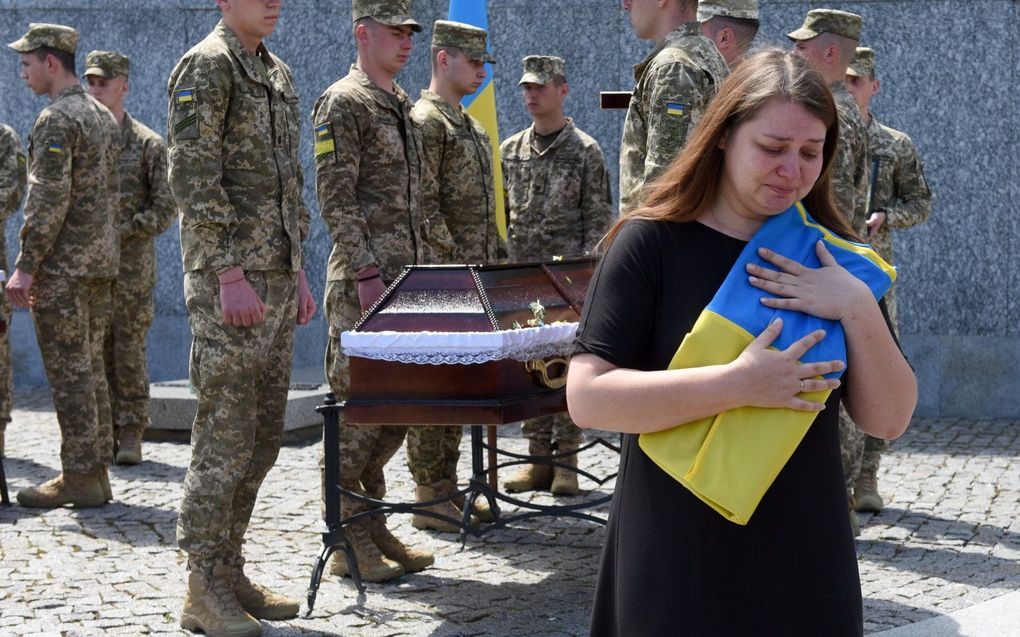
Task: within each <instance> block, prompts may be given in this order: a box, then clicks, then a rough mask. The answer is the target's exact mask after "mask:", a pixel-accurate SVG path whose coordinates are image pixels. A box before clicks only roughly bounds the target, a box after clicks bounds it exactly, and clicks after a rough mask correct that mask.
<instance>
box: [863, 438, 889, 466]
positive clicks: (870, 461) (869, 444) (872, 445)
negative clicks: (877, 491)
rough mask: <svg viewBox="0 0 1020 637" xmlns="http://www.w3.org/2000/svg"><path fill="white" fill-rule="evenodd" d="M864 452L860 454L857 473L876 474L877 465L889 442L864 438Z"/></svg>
mask: <svg viewBox="0 0 1020 637" xmlns="http://www.w3.org/2000/svg"><path fill="white" fill-rule="evenodd" d="M864 438H865V440H864V451H863V452H862V453H861V468H860V471H859V472H858V473H865V472H867V473H870V474H871V475H873V476H874V475H877V474H878V465H879V463H880V462H881V461H882V454H883V453H885V452H886V451H888V449H889V441H888V440H883V439H882V438H875V437H874V436H868V435H865V436H864Z"/></svg>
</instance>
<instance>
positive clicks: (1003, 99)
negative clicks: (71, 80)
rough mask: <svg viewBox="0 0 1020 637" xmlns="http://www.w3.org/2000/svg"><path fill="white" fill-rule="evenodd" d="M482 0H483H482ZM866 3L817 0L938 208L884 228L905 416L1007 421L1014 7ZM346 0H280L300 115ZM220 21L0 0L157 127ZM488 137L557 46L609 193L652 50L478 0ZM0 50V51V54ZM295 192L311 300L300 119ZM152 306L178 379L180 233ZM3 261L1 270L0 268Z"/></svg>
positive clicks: (585, 4)
mask: <svg viewBox="0 0 1020 637" xmlns="http://www.w3.org/2000/svg"><path fill="white" fill-rule="evenodd" d="M479 1H482V0H479ZM447 4H448V3H447V0H415V2H414V9H413V12H414V15H415V17H416V18H417V19H418V20H419V21H420V22H422V24H424V25H426V31H425V33H423V34H422V35H420V36H418V37H417V38H416V42H417V48H416V50H415V54H414V56H413V57H412V61H411V62H410V63H409V65H408V67H407V68H406V69H405V70H404V72H403V73H402V74H401V75H400V77H399V78H398V81H399V82H400V83H401V84H402V86H403V87H404V88H405V89H406V90H407V91H408V93H410V94H411V95H412V96H417V94H418V92H419V91H420V90H421V89H422V88H424V87H426V86H427V84H428V79H429V63H428V55H427V53H426V50H427V43H428V38H429V37H430V33H431V24H432V21H433V20H435V19H437V18H442V17H445V13H446V8H447ZM965 4H966V5H967V6H966V9H967V10H966V11H961V4H960V3H959V2H955V1H950V0H888V1H887V0H864V1H858V2H832V3H827V4H825V5H822V6H829V7H833V8H840V9H846V10H849V11H854V12H856V13H859V14H860V15H862V16H863V17H864V20H865V26H864V32H863V36H862V43H864V44H866V45H869V46H872V47H874V48H875V49H876V50H877V51H878V54H879V65H880V66H879V73H880V77H881V79H882V81H883V86H882V91H881V93H880V94H879V95H878V96H877V97H876V98H875V100H874V102H873V110H874V112H875V113H876V115H877V116H878V117H879V118H880V119H881V120H882V121H883V122H885V123H887V124H888V125H890V126H893V127H895V128H898V129H901V130H903V131H906V132H908V133H909V134H910V135H911V136H912V137H913V138H914V141H915V142H916V143H917V146H918V148H919V149H920V152H921V155H922V157H923V158H924V160H925V163H926V167H927V171H926V172H927V176H928V180H929V182H930V184H931V187H932V189H933V191H934V192H935V201H934V204H933V213H932V217H931V219H930V220H929V221H928V222H927V223H926V224H924V225H923V226H920V227H918V228H915V229H911V230H907V231H903V232H900V233H898V234H897V236H896V252H897V255H898V265H899V266H900V281H899V286H898V294H899V303H900V315H901V319H900V320H901V326H900V328H901V336H902V341H903V346H904V349H905V350H906V352H907V353H908V354H909V356H910V357H911V361H912V363H913V364H914V366H915V368H916V369H917V372H918V378H919V380H920V382H921V403H920V405H919V412H920V413H922V414H925V415H939V416H944V417H954V416H972V417H1020V392H1018V391H1015V390H1014V387H1015V385H1016V381H1015V380H1014V376H1013V374H1012V373H1011V372H1012V370H1014V369H1016V368H1017V367H1018V363H1020V320H1018V318H1020V300H1018V299H1017V294H1016V292H1015V290H1016V289H1017V288H1018V285H1017V284H1018V283H1020V281H1018V277H1020V273H1018V272H1017V268H1015V267H1011V265H1012V264H1013V263H1015V262H1016V259H1017V251H1018V248H1017V246H1016V241H1015V240H1016V238H1017V237H1018V236H1020V235H1018V231H1020V228H1018V223H1020V221H1018V220H1017V215H1015V214H1013V206H1012V205H1011V203H1012V202H1015V201H1018V200H1020V168H1018V166H1017V161H1016V158H1017V157H1020V152H1018V148H1017V132H1016V128H1017V123H1018V122H1020V117H1018V116H1020V113H1018V108H1020V107H1018V104H1017V101H1016V100H1015V99H1008V98H1007V96H1010V95H1016V93H1017V88H1018V87H1017V70H1016V69H1017V67H1018V60H1017V53H1016V51H1017V48H1018V45H1020V29H1018V25H1020V15H1018V14H1020V6H1018V3H1017V2H1015V1H1014V0H969V1H968V2H967V3H965ZM813 6H818V5H814V4H812V3H809V2H801V1H792V0H790V1H788V0H761V13H762V29H761V33H760V35H759V38H758V41H757V42H758V44H761V45H767V44H774V45H779V46H783V47H786V46H788V41H787V39H786V37H785V33H787V32H788V31H791V30H793V29H794V28H796V27H797V26H799V25H800V23H801V20H802V18H803V16H804V14H805V13H806V12H807V10H808V9H810V8H812V7H813ZM349 15H350V11H349V5H348V3H347V2H321V1H316V0H288V2H286V3H285V7H284V11H283V18H282V20H281V23H280V26H279V28H278V30H277V32H276V33H275V34H274V35H273V36H272V38H271V39H270V40H269V41H268V44H269V46H270V48H271V49H272V50H273V51H274V52H276V53H278V54H279V55H280V56H281V57H282V58H283V59H284V60H286V61H287V62H288V63H289V64H290V65H291V67H292V68H293V69H294V71H295V74H296V76H297V79H298V85H299V88H300V92H301V100H302V105H303V109H304V110H305V111H306V112H309V113H310V111H311V107H312V104H313V103H314V100H315V98H316V97H317V96H318V95H319V94H320V93H321V92H322V90H323V89H325V88H326V87H327V86H328V85H329V84H331V83H332V82H333V81H335V80H336V79H337V78H339V77H341V76H342V75H344V74H345V73H346V71H347V69H348V67H349V65H350V64H351V63H352V62H353V61H354V57H355V51H354V47H353V44H352V43H351V41H350V40H351V39H350V19H349ZM217 18H218V12H217V10H216V9H215V7H214V3H213V2H212V0H167V1H162V0H133V1H132V2H130V3H125V2H115V1H110V0H91V1H90V0H78V1H76V2H70V1H66V0H0V41H2V42H3V43H7V42H11V41H13V40H15V39H16V38H17V37H19V36H20V35H21V34H22V33H23V32H24V30H25V28H26V26H27V24H28V23H29V22H59V23H64V24H71V25H74V26H76V27H77V28H78V29H79V30H80V31H81V34H82V41H81V46H80V50H81V51H82V54H80V55H79V67H81V65H82V63H83V62H84V53H85V52H87V51H89V50H91V49H94V48H100V49H116V50H119V51H122V52H125V53H127V54H129V55H131V57H132V59H133V63H134V75H133V77H132V81H131V93H130V94H129V96H128V99H127V105H128V109H129V110H130V111H131V112H132V114H133V115H135V116H136V117H137V118H138V119H140V120H142V121H144V122H146V123H147V124H149V125H150V126H151V127H152V128H153V129H155V130H156V131H157V132H160V133H161V134H163V133H165V129H166V125H165V123H166V84H165V83H166V77H167V76H168V75H169V72H170V70H171V68H172V67H173V65H174V63H175V62H176V60H177V59H178V58H179V57H180V55H181V54H182V53H184V51H186V50H187V49H188V48H189V47H190V46H191V45H192V44H194V43H195V42H197V41H198V40H200V39H201V38H202V37H204V36H205V34H206V33H207V32H208V31H209V30H210V29H211V27H212V26H213V25H214V24H215V22H216V20H217ZM489 20H490V27H491V29H490V30H491V35H492V39H493V48H494V53H495V55H496V57H497V58H498V59H499V63H498V64H497V65H496V80H495V82H496V92H497V103H498V107H499V117H500V127H501V136H502V137H507V136H509V135H510V134H512V133H514V132H516V131H517V130H520V129H522V128H524V127H526V126H527V125H528V124H529V123H530V122H529V119H528V116H527V113H526V111H525V109H524V108H523V106H522V104H521V98H520V94H519V89H518V88H517V80H518V79H519V77H520V59H521V57H523V56H524V55H527V54H532V53H542V54H556V55H561V56H563V57H565V58H566V59H567V61H568V75H569V79H570V90H571V92H570V97H569V99H568V103H567V106H568V111H569V114H570V115H572V116H573V117H574V119H575V122H576V123H577V124H578V125H579V126H580V127H581V128H583V129H584V130H586V131H587V132H589V133H590V134H592V135H593V136H594V137H595V138H596V139H598V140H599V142H600V143H601V144H602V147H603V150H604V151H605V153H606V157H607V159H608V161H609V164H610V172H611V174H613V188H614V193H615V192H616V173H617V152H618V150H617V149H618V147H619V141H620V131H621V128H622V125H623V113H622V112H614V111H600V110H598V106H597V105H598V93H599V91H601V90H628V89H630V88H631V87H632V86H633V77H632V66H633V64H635V63H636V62H638V61H639V60H640V59H641V58H642V57H643V56H644V55H645V53H646V52H647V51H648V49H649V48H650V44H649V43H647V42H641V41H639V40H637V39H636V38H635V37H634V36H633V34H632V32H631V29H630V27H629V24H628V22H627V16H626V14H625V13H623V12H622V11H621V9H620V6H619V2H618V1H616V0H557V1H556V2H549V1H548V0H489ZM5 50H6V49H5ZM5 55H6V57H3V55H0V121H2V122H6V123H9V124H11V125H12V126H14V127H15V128H16V129H17V130H18V131H19V132H20V133H21V135H22V138H23V139H25V138H27V135H28V132H29V130H30V128H31V125H32V122H33V120H34V118H35V115H36V114H37V113H38V111H39V110H40V109H41V108H42V107H43V106H44V105H45V100H44V98H39V97H35V96H33V95H32V94H31V93H30V92H29V91H28V89H26V88H25V87H24V85H23V83H22V82H21V80H20V79H18V69H17V56H16V55H15V54H14V53H13V52H10V51H9V50H8V52H7V53H6V54H5ZM303 144H304V149H305V153H304V158H305V170H306V175H307V177H308V179H307V187H306V193H305V195H306V200H307V202H308V205H309V207H310V209H311V210H312V215H313V219H315V221H314V223H313V228H312V236H311V238H310V240H309V242H308V245H307V247H306V249H307V264H308V266H307V269H308V275H309V281H310V282H311V283H312V286H313V291H314V293H315V294H316V296H317V297H318V298H319V299H321V298H322V291H323V286H324V281H323V278H324V266H325V262H326V258H327V256H328V254H329V249H330V240H329V237H328V235H327V233H326V231H325V227H324V226H323V224H322V223H321V221H319V220H318V218H317V211H316V206H315V197H314V191H313V175H314V167H313V165H312V161H311V159H312V157H311V138H310V133H309V127H307V126H306V127H305V129H304V131H303ZM20 223H21V217H20V214H19V215H15V216H14V217H13V218H12V219H11V220H10V221H8V223H7V225H6V232H5V234H6V238H7V244H8V254H9V258H10V260H11V264H13V260H14V258H15V256H16V255H17V228H18V227H19V226H20ZM157 247H158V254H159V283H158V286H157V289H156V296H157V316H156V320H155V323H154V325H153V329H152V332H151V333H150V337H149V357H150V370H151V372H152V377H153V380H167V379H173V378H181V377H184V376H186V375H187V359H188V347H189V344H190V333H189V331H188V327H187V317H186V313H185V310H184V304H183V297H182V274H181V272H180V250H179V246H178V242H177V232H176V227H174V228H173V229H171V230H170V231H169V232H167V233H166V234H164V235H163V236H161V237H160V238H159V239H158V242H157ZM0 267H2V266H0ZM11 340H12V345H13V348H14V365H15V374H16V384H17V385H18V386H28V385H38V384H42V383H45V375H44V373H43V371H42V367H41V364H40V361H39V356H38V350H37V347H36V345H35V338H34V334H33V331H32V327H31V321H30V317H29V316H28V314H27V313H26V312H22V311H18V312H16V313H15V318H14V324H13V326H12V334H11ZM325 341H326V329H325V325H324V322H323V321H322V318H321V314H320V315H319V316H318V317H316V320H315V321H314V322H313V323H312V324H311V325H309V326H306V327H303V328H300V330H299V332H298V346H297V351H296V352H295V363H294V364H295V367H298V368H309V367H317V366H320V365H321V361H322V355H323V351H324V348H325Z"/></svg>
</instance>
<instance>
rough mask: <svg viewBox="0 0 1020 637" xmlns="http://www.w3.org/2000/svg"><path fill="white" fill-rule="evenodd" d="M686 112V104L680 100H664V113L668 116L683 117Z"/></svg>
mask: <svg viewBox="0 0 1020 637" xmlns="http://www.w3.org/2000/svg"><path fill="white" fill-rule="evenodd" d="M686 114H687V105H686V104H681V103H680V102H666V115H669V116H670V117H683V116H684V115H686Z"/></svg>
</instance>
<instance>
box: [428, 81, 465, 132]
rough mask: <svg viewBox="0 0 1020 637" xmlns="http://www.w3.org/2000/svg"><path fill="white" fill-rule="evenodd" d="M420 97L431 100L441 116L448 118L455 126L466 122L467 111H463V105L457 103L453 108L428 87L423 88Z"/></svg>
mask: <svg viewBox="0 0 1020 637" xmlns="http://www.w3.org/2000/svg"><path fill="white" fill-rule="evenodd" d="M421 98H422V99H423V100H426V101H428V102H431V103H432V104H433V105H434V106H435V107H436V108H437V109H439V112H440V113H442V114H443V117H445V118H446V119H448V120H450V122H451V123H453V124H455V125H457V126H463V125H464V124H466V123H467V113H465V112H464V107H463V106H461V105H459V104H458V105H457V107H456V108H454V107H453V106H452V105H451V104H450V103H449V102H447V101H446V100H444V99H443V98H442V97H440V95H439V94H438V93H433V92H432V91H430V90H428V89H423V90H422V92H421Z"/></svg>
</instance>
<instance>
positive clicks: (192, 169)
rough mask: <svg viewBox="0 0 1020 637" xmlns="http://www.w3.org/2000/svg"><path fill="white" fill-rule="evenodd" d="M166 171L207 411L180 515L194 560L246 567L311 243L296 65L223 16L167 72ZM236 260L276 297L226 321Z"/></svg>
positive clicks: (181, 532)
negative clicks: (222, 279) (247, 316)
mask: <svg viewBox="0 0 1020 637" xmlns="http://www.w3.org/2000/svg"><path fill="white" fill-rule="evenodd" d="M167 91H168V97H169V112H168V119H169V121H168V126H167V128H168V130H169V131H170V140H169V181H170V187H171V189H172V191H173V195H174V198H175V200H176V204H177V209H178V211H179V213H180V220H181V252H182V258H183V263H184V272H185V276H184V297H185V302H186V304H187V308H188V316H189V323H190V325H191V331H192V334H193V336H194V340H193V342H192V346H191V370H190V373H191V384H192V387H193V388H194V390H195V393H196V395H197V396H198V413H197V414H196V415H195V422H194V426H193V428H192V432H191V444H192V455H191V464H190V466H189V467H188V473H187V476H186V478H185V480H184V497H183V499H182V501H181V511H180V518H179V520H178V523H177V540H178V543H179V544H180V547H181V549H183V550H184V551H185V552H186V553H187V554H188V568H189V570H191V571H193V572H201V573H209V574H212V573H213V570H214V569H216V568H217V567H218V566H219V565H228V566H238V567H240V566H242V565H243V563H244V558H243V556H242V545H243V543H244V534H245V531H246V529H247V527H248V522H249V520H250V518H251V512H252V508H253V507H254V505H255V498H256V496H257V495H258V490H259V487H260V485H261V484H262V480H263V479H264V478H265V476H266V473H268V472H269V470H270V469H271V468H272V466H273V464H274V463H275V461H276V457H277V454H278V453H279V450H280V442H281V439H282V436H283V423H284V410H285V408H286V404H287V390H288V387H289V384H290V371H291V358H292V355H293V347H294V325H295V321H296V318H297V280H298V272H299V271H300V270H301V268H302V253H301V243H302V241H303V240H304V238H305V237H306V236H307V234H308V224H309V218H308V211H307V210H306V209H305V205H304V201H303V200H302V197H301V192H302V187H303V176H302V172H301V162H300V160H299V154H298V146H299V141H300V134H299V127H300V125H299V122H300V111H299V107H298V95H297V90H296V88H295V86H294V81H293V77H292V75H291V71H290V69H289V68H288V67H287V66H286V65H285V64H284V63H283V62H282V61H281V60H280V59H279V58H277V57H276V56H274V55H272V54H271V53H270V52H269V51H268V50H266V48H265V46H264V45H262V44H260V45H259V47H258V49H257V51H256V53H255V55H253V54H251V53H249V52H248V51H246V50H245V48H244V47H243V46H242V45H241V43H240V41H239V40H238V39H237V37H236V36H235V35H234V34H233V32H231V31H230V29H229V28H227V26H226V25H225V24H224V23H223V22H220V23H219V24H218V25H216V28H215V29H213V31H212V33H210V34H209V35H208V36H207V37H206V38H205V39H204V40H203V41H202V42H200V43H198V44H197V45H195V46H194V47H193V48H192V49H191V50H190V51H188V52H187V53H186V54H185V55H184V57H183V58H181V60H180V62H178V63H177V66H176V67H175V68H174V70H173V72H172V73H171V75H170V80H169V82H168V84H167ZM235 266H240V267H241V268H242V269H243V270H244V274H245V278H246V279H247V281H248V283H249V284H251V286H252V288H253V289H254V291H255V293H256V294H257V295H258V296H259V298H261V299H262V300H263V301H264V302H265V305H266V312H265V320H264V321H263V322H262V323H260V324H257V325H252V326H251V327H234V326H231V325H226V324H224V322H223V317H222V311H221V308H220V300H219V291H220V284H219V279H218V276H217V275H218V274H222V273H223V272H226V271H227V270H230V269H232V268H233V267H235Z"/></svg>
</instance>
